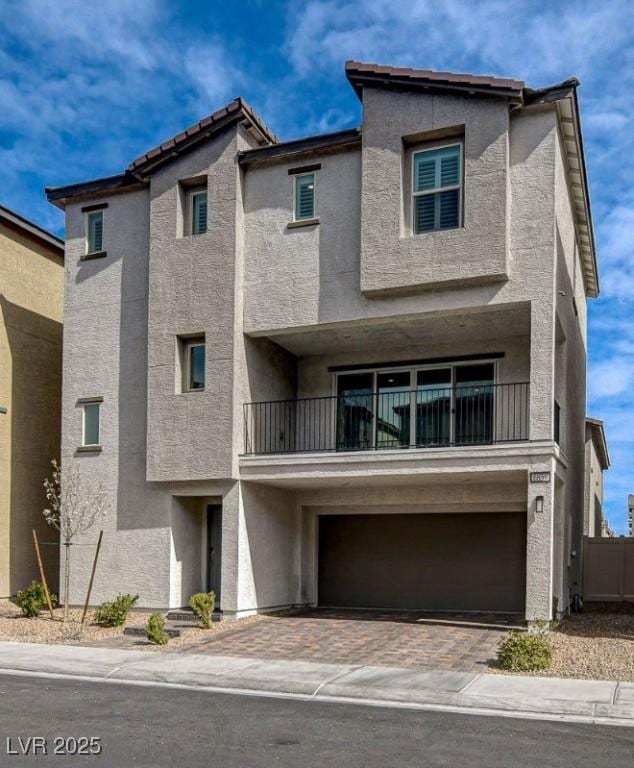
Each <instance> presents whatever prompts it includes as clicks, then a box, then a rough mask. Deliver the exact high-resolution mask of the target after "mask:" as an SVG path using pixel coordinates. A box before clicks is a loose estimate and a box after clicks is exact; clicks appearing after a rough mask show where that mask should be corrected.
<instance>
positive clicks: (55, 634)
mask: <svg viewBox="0 0 634 768" xmlns="http://www.w3.org/2000/svg"><path fill="white" fill-rule="evenodd" d="M53 613H54V614H55V620H52V619H51V617H50V614H49V612H48V610H46V611H42V612H41V613H40V615H39V616H38V617H37V618H34V619H27V618H25V617H24V616H23V615H22V611H21V610H20V609H19V607H18V606H17V605H15V604H14V603H12V602H11V601H9V600H0V640H9V641H13V642H21V643H49V644H63V645H97V646H99V645H103V646H104V647H108V648H112V647H118V648H135V649H140V650H153V651H158V650H169V649H176V648H179V647H180V646H183V645H189V644H191V643H196V642H197V641H199V640H202V639H208V638H209V637H210V635H212V634H216V633H218V632H225V631H227V630H230V629H236V628H237V624H236V622H233V621H223V622H214V624H213V625H212V627H211V629H201V628H199V627H198V626H196V625H195V624H191V625H188V624H179V628H180V629H181V631H182V635H181V636H180V637H177V638H174V639H172V640H170V642H169V644H168V645H166V646H158V645H153V644H151V643H149V642H148V641H147V640H146V639H145V638H144V637H139V636H136V637H135V636H128V635H126V636H124V635H123V630H124V629H125V627H145V625H146V624H147V620H148V619H149V617H150V614H151V611H130V613H129V614H128V619H127V621H126V623H125V626H124V627H99V626H97V625H96V624H93V616H94V611H92V610H89V611H88V614H87V615H86V623H85V624H84V626H83V627H82V626H81V624H80V621H81V614H82V611H81V610H80V609H71V610H70V611H69V621H68V622H67V623H66V624H63V623H62V615H63V609H62V608H56V609H55V610H54V611H53ZM261 618H262V617H261V616H249V617H248V618H244V619H240V621H239V623H240V627H243V626H245V625H246V624H251V623H253V622H254V621H258V620H260V619H261Z"/></svg>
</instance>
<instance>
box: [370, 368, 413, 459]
mask: <svg viewBox="0 0 634 768" xmlns="http://www.w3.org/2000/svg"><path fill="white" fill-rule="evenodd" d="M376 391H377V415H376V447H377V448H407V447H409V435H410V420H411V412H412V409H411V401H412V385H411V373H410V371H397V372H394V373H378V374H377V377H376Z"/></svg>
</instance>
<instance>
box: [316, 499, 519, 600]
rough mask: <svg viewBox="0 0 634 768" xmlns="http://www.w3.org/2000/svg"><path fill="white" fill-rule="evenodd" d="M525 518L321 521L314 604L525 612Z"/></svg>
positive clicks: (336, 517) (407, 517)
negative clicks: (316, 589) (315, 601)
mask: <svg viewBox="0 0 634 768" xmlns="http://www.w3.org/2000/svg"><path fill="white" fill-rule="evenodd" d="M525 517H526V516H525V514H523V513H506V514H499V513H491V514H451V515H448V514H447V515H445V514H437V515H433V514H428V515H419V514H393V515H383V514H379V515H371V514H368V515H363V514H362V515H322V516H321V517H320V522H319V603H320V605H329V606H339V607H344V606H345V607H368V608H403V609H426V610H473V611H508V612H511V611H518V612H522V611H523V610H524V600H525V579H526V567H525V563H526V556H525V551H526V519H525Z"/></svg>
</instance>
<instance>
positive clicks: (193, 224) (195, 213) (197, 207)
mask: <svg viewBox="0 0 634 768" xmlns="http://www.w3.org/2000/svg"><path fill="white" fill-rule="evenodd" d="M189 215H190V230H191V234H192V235H204V234H205V232H206V231H207V190H206V189H204V190H203V189H198V190H192V191H191V192H190V193H189Z"/></svg>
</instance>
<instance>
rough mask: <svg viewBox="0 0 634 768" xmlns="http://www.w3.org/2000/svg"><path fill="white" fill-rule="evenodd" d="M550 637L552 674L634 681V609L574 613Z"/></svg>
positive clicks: (549, 672)
mask: <svg viewBox="0 0 634 768" xmlns="http://www.w3.org/2000/svg"><path fill="white" fill-rule="evenodd" d="M549 639H550V641H551V643H552V645H553V648H554V650H555V653H554V658H553V664H552V667H551V668H550V670H549V671H548V672H547V673H546V674H548V675H549V676H551V677H580V678H586V679H593V680H629V681H634V613H625V612H624V613H607V612H606V613H603V612H601V613H577V614H573V615H572V616H568V617H567V618H566V619H564V620H563V621H562V622H561V624H560V625H559V626H558V627H557V629H555V630H554V631H553V632H551V633H550V636H549ZM542 674H543V673H542Z"/></svg>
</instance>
